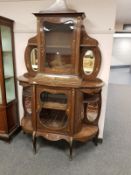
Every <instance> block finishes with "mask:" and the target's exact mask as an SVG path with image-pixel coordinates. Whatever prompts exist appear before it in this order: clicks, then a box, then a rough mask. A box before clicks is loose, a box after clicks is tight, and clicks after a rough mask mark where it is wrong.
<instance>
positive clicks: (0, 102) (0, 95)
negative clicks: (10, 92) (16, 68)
mask: <svg viewBox="0 0 131 175" xmlns="http://www.w3.org/2000/svg"><path fill="white" fill-rule="evenodd" d="M0 104H2V92H1V84H0Z"/></svg>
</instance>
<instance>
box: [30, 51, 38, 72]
mask: <svg viewBox="0 0 131 175" xmlns="http://www.w3.org/2000/svg"><path fill="white" fill-rule="evenodd" d="M30 59H31V66H32V69H33V70H34V71H37V70H38V49H37V48H33V49H32V50H31V53H30Z"/></svg>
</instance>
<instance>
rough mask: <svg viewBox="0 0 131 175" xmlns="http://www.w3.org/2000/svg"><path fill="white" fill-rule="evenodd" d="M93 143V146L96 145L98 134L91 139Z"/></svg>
mask: <svg viewBox="0 0 131 175" xmlns="http://www.w3.org/2000/svg"><path fill="white" fill-rule="evenodd" d="M93 142H94V144H95V146H97V145H98V134H97V135H96V136H95V137H94V138H93Z"/></svg>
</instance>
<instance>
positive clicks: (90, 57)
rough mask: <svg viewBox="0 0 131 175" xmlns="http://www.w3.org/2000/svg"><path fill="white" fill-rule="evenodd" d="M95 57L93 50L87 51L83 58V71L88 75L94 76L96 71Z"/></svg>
mask: <svg viewBox="0 0 131 175" xmlns="http://www.w3.org/2000/svg"><path fill="white" fill-rule="evenodd" d="M94 64H95V56H94V53H93V51H92V50H87V51H86V53H85V55H84V57H83V70H84V73H85V74H86V75H90V74H92V72H93V70H94Z"/></svg>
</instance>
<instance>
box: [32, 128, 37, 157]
mask: <svg viewBox="0 0 131 175" xmlns="http://www.w3.org/2000/svg"><path fill="white" fill-rule="evenodd" d="M32 142H33V151H34V154H36V132H35V131H34V132H33V134H32Z"/></svg>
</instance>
